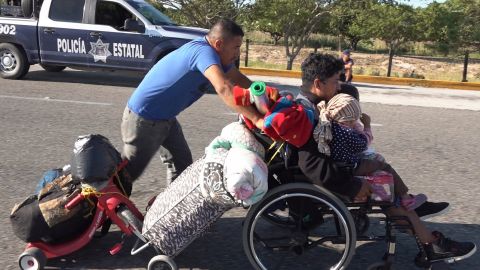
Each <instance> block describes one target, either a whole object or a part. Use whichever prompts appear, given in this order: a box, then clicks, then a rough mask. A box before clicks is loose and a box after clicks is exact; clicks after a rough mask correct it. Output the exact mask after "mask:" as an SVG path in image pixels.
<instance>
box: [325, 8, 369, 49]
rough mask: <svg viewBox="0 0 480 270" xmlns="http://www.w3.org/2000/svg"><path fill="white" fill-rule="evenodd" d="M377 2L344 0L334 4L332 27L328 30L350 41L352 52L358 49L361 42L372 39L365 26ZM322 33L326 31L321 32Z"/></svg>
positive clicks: (331, 15)
mask: <svg viewBox="0 0 480 270" xmlns="http://www.w3.org/2000/svg"><path fill="white" fill-rule="evenodd" d="M377 3H378V2H377V1H376V0H361V1H360V0H344V1H337V2H335V3H334V4H333V8H332V12H331V14H330V21H329V24H330V27H329V29H326V30H327V31H328V32H329V33H331V34H334V35H338V36H341V37H344V38H346V39H347V40H348V43H349V47H350V49H352V50H356V49H357V44H358V42H359V41H360V40H363V39H368V38H370V35H371V33H369V32H368V31H367V30H366V29H365V27H364V25H365V23H366V21H368V20H369V19H370V13H371V12H370V10H371V8H372V6H373V5H375V4H377ZM320 32H322V33H328V32H325V30H323V31H322V30H320Z"/></svg>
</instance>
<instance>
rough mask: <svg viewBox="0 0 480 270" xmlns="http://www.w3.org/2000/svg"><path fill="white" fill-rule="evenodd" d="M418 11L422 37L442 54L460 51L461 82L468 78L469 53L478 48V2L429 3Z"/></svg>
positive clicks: (479, 30) (452, 0) (472, 0)
mask: <svg viewBox="0 0 480 270" xmlns="http://www.w3.org/2000/svg"><path fill="white" fill-rule="evenodd" d="M420 14H421V16H420V18H421V20H420V22H421V24H423V28H422V32H423V33H424V34H425V36H424V39H425V40H428V41H433V42H435V43H436V45H437V48H438V49H439V50H440V51H441V52H443V53H444V54H445V55H447V54H448V53H450V52H456V53H461V54H463V56H464V68H463V74H462V81H464V82H465V81H467V73H468V60H469V55H470V52H472V51H478V50H480V28H479V27H478V25H479V24H480V1H479V0H450V1H447V2H445V3H442V4H439V3H432V4H430V5H429V6H428V7H427V8H425V10H423V11H422V12H421V13H420Z"/></svg>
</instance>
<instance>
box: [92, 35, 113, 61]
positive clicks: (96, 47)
mask: <svg viewBox="0 0 480 270" xmlns="http://www.w3.org/2000/svg"><path fill="white" fill-rule="evenodd" d="M109 45H110V43H103V41H102V40H101V39H98V40H97V42H90V46H92V48H91V49H90V51H89V52H88V53H89V54H90V55H92V56H93V60H94V61H95V62H98V61H103V62H104V63H107V57H109V56H110V55H112V53H111V52H110V51H109V50H108V47H109Z"/></svg>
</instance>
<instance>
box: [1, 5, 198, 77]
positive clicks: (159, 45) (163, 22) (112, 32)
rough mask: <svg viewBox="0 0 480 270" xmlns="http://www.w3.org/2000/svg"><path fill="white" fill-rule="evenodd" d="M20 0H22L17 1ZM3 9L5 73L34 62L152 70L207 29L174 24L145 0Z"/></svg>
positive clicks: (49, 67)
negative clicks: (155, 65)
mask: <svg viewBox="0 0 480 270" xmlns="http://www.w3.org/2000/svg"><path fill="white" fill-rule="evenodd" d="M15 2H16V3H18V4H20V3H21V5H18V6H15ZM7 3H9V5H4V6H2V7H1V12H0V76H1V77H2V78H5V79H20V78H22V77H23V76H24V75H25V74H27V72H28V70H29V68H30V65H33V64H40V65H41V66H42V67H43V68H44V69H45V70H46V71H50V72H59V71H62V70H63V69H65V67H72V68H77V69H90V68H92V69H108V70H133V71H140V72H146V71H148V70H149V69H150V68H151V67H152V66H153V65H154V64H155V63H156V62H157V61H158V60H159V59H160V58H162V57H163V56H165V55H166V54H168V53H169V52H171V51H173V50H175V49H177V48H178V47H180V46H182V45H183V44H185V43H186V42H188V41H190V40H192V39H195V38H198V37H201V36H204V35H205V34H206V33H207V30H206V29H201V28H193V27H185V26H179V25H176V24H174V23H173V22H172V21H171V20H170V19H169V18H168V17H167V16H166V15H164V14H163V13H161V12H160V11H159V10H157V9H156V8H154V7H153V6H152V5H150V4H149V3H147V2H145V1H143V0H43V1H42V0H21V1H20V0H7Z"/></svg>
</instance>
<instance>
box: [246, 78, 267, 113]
mask: <svg viewBox="0 0 480 270" xmlns="http://www.w3.org/2000/svg"><path fill="white" fill-rule="evenodd" d="M249 90H250V101H251V102H252V103H253V104H255V107H256V108H257V110H258V111H259V112H260V113H261V114H266V113H267V112H268V109H269V108H270V100H269V99H268V96H267V85H266V84H265V83H264V82H253V83H252V85H250V88H249Z"/></svg>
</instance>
